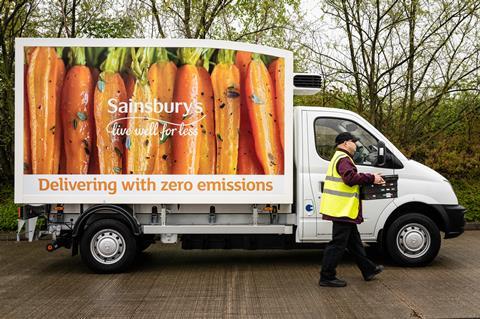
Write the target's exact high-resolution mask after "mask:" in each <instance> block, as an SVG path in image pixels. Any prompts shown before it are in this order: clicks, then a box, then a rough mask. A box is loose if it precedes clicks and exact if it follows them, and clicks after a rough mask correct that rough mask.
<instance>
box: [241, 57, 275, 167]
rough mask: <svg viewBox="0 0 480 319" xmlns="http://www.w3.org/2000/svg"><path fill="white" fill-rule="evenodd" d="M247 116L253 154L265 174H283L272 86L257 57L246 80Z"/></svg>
mask: <svg viewBox="0 0 480 319" xmlns="http://www.w3.org/2000/svg"><path fill="white" fill-rule="evenodd" d="M245 83H246V88H245V93H246V94H247V105H248V113H249V116H250V123H251V125H252V131H253V139H254V141H255V152H256V153H257V157H258V159H259V161H260V163H261V165H262V167H263V170H264V172H265V174H268V175H279V174H283V162H284V159H283V151H282V147H281V142H280V136H279V134H277V127H276V124H275V121H274V119H275V114H274V113H275V107H274V93H273V84H272V79H271V78H270V74H269V73H268V70H267V68H266V66H265V64H264V63H263V62H262V61H261V59H260V57H259V55H258V54H254V56H253V60H252V62H250V65H249V66H248V70H247V77H246V80H245Z"/></svg>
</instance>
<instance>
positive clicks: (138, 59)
mask: <svg viewBox="0 0 480 319" xmlns="http://www.w3.org/2000/svg"><path fill="white" fill-rule="evenodd" d="M155 51H156V49H155V48H138V49H137V50H136V51H135V49H134V48H131V56H132V72H133V75H135V77H136V78H137V80H138V81H140V83H141V84H142V85H147V84H148V68H149V67H150V66H151V65H152V63H153V60H154V56H155Z"/></svg>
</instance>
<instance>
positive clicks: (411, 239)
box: [385, 213, 441, 266]
mask: <svg viewBox="0 0 480 319" xmlns="http://www.w3.org/2000/svg"><path fill="white" fill-rule="evenodd" d="M440 244H441V237H440V230H439V229H438V227H437V225H436V224H435V223H434V222H433V220H431V219H430V218H428V217H427V216H425V215H421V214H417V213H408V214H405V215H402V216H400V217H399V218H398V219H397V220H395V221H394V222H393V223H392V224H391V225H390V227H389V228H388V230H387V234H386V239H385V246H386V247H385V248H386V249H387V252H388V254H389V255H390V257H391V258H392V259H393V261H394V262H395V263H397V264H399V265H402V266H425V265H427V264H429V263H430V262H432V260H433V259H435V257H436V256H437V254H438V251H439V250H440Z"/></svg>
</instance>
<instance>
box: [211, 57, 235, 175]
mask: <svg viewBox="0 0 480 319" xmlns="http://www.w3.org/2000/svg"><path fill="white" fill-rule="evenodd" d="M212 84H213V93H214V96H215V134H216V137H217V168H216V172H217V174H236V173H237V161H238V135H239V130H240V72H239V70H238V68H237V67H236V66H235V64H234V51H232V50H220V51H219V53H218V64H217V65H216V66H215V68H214V69H213V72H212Z"/></svg>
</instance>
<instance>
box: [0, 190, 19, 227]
mask: <svg viewBox="0 0 480 319" xmlns="http://www.w3.org/2000/svg"><path fill="white" fill-rule="evenodd" d="M15 229H17V205H15V204H14V203H13V186H12V185H9V184H5V185H2V186H1V187H0V231H6V230H15Z"/></svg>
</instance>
